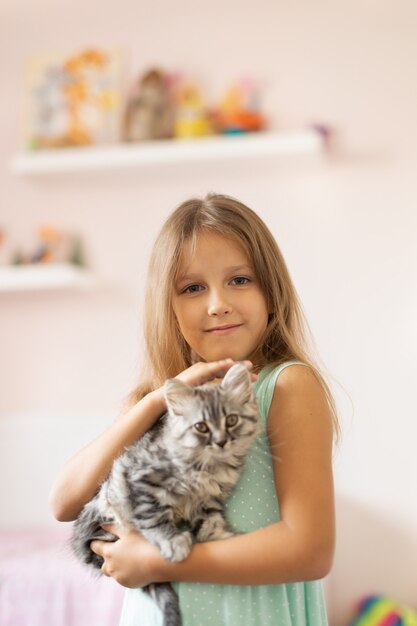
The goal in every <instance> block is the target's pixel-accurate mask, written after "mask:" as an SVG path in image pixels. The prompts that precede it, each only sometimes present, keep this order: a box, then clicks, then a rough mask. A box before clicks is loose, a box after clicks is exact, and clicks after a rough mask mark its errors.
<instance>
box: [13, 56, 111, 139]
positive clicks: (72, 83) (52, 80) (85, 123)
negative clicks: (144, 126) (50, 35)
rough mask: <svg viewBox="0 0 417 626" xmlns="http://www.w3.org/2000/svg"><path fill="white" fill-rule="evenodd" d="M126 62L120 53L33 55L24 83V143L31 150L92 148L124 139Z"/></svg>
mask: <svg viewBox="0 0 417 626" xmlns="http://www.w3.org/2000/svg"><path fill="white" fill-rule="evenodd" d="M121 85H122V62H121V54H120V52H119V51H117V50H102V49H99V48H89V49H84V50H81V51H79V52H76V53H74V54H67V55H65V54H62V55H54V56H52V55H51V56H48V57H47V56H42V57H41V56H33V57H32V58H30V59H29V61H28V64H27V70H26V79H25V96H24V120H23V143H24V147H25V148H26V149H27V150H39V149H44V148H64V147H68V146H73V147H74V146H91V145H100V144H109V143H115V142H118V141H119V140H120V137H121V126H122V114H123V102H122V90H121V89H122V88H121Z"/></svg>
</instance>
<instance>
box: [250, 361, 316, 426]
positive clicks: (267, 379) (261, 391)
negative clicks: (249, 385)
mask: <svg viewBox="0 0 417 626" xmlns="http://www.w3.org/2000/svg"><path fill="white" fill-rule="evenodd" d="M291 365H304V366H305V367H308V365H307V363H302V362H301V361H285V362H284V363H280V364H279V365H277V366H276V367H272V368H271V367H270V366H269V367H265V368H264V369H263V370H262V371H261V372H260V374H259V379H258V380H257V381H256V383H255V384H254V391H255V395H256V400H257V402H258V407H259V412H260V414H261V418H262V423H263V424H264V425H266V420H267V417H268V413H269V408H270V406H271V402H272V397H273V395H274V391H275V384H276V382H277V379H278V376H279V375H280V374H281V372H282V371H283V370H285V369H286V368H287V367H290V366H291Z"/></svg>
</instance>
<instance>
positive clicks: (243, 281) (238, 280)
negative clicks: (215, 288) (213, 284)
mask: <svg viewBox="0 0 417 626" xmlns="http://www.w3.org/2000/svg"><path fill="white" fill-rule="evenodd" d="M249 282H250V279H249V278H246V276H236V277H235V278H232V280H231V283H232V284H234V285H247V284H248V283H249Z"/></svg>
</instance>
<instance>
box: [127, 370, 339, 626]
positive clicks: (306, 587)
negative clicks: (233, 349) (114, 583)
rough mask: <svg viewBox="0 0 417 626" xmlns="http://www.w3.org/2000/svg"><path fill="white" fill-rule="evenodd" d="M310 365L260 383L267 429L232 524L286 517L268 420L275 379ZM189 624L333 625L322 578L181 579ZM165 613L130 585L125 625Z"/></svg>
mask: <svg viewBox="0 0 417 626" xmlns="http://www.w3.org/2000/svg"><path fill="white" fill-rule="evenodd" d="M290 365H304V364H303V363H299V362H298V361H287V362H285V363H282V364H281V365H279V366H277V367H275V368H271V367H268V368H265V369H263V370H262V371H261V372H260V374H259V378H258V380H257V381H256V382H255V383H254V391H255V394H256V398H257V402H258V406H259V411H260V415H261V420H262V425H263V429H262V433H261V434H260V436H259V438H258V439H257V440H256V442H255V444H254V445H253V446H252V448H251V450H250V452H249V454H248V457H247V459H246V463H245V467H244V468H243V471H242V474H241V475H240V478H239V481H238V483H237V485H236V486H235V489H234V491H233V493H232V494H231V495H230V496H229V499H228V501H227V503H226V508H225V514H226V518H227V520H228V522H229V523H230V525H231V527H232V528H233V529H234V530H235V531H236V532H239V533H247V532H251V531H253V530H256V529H258V528H263V527H265V526H269V525H270V524H273V523H275V522H277V521H279V519H280V514H279V506H278V502H277V498H276V490H275V483H274V475H273V467H272V458H271V452H270V448H269V444H268V439H267V434H266V421H267V417H268V411H269V407H270V405H271V401H272V396H273V394H274V389H275V382H276V380H277V378H278V376H279V374H280V373H281V372H282V370H283V369H285V368H286V367H289V366H290ZM173 586H174V588H175V589H176V591H177V593H178V596H179V600H180V608H181V614H182V620H183V626H295V625H296V626H327V616H326V608H325V602H324V596H323V590H322V586H321V582H320V581H312V582H311V581H309V582H305V583H303V582H300V583H290V584H281V585H258V586H239V585H214V584H206V583H204V584H203V583H175V584H173ZM162 623H163V619H162V613H161V611H160V610H159V608H158V607H157V606H156V605H155V604H154V602H153V601H152V599H151V598H150V597H149V596H148V595H147V594H146V593H144V592H143V591H142V590H141V589H127V591H126V594H125V600H124V604H123V609H122V615H121V622H120V626H162Z"/></svg>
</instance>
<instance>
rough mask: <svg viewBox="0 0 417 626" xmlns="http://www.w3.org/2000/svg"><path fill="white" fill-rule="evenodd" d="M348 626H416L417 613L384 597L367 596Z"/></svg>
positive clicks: (360, 603) (359, 604)
mask: <svg viewBox="0 0 417 626" xmlns="http://www.w3.org/2000/svg"><path fill="white" fill-rule="evenodd" d="M349 626H417V613H416V612H414V611H413V610H412V609H410V608H408V607H405V606H402V605H401V604H398V603H397V602H395V601H394V600H390V599H389V598H385V597H384V596H377V595H375V596H367V597H365V598H363V599H362V600H361V601H360V602H359V603H358V606H357V608H356V614H355V617H354V618H353V620H352V621H351V622H350V624H349Z"/></svg>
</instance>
